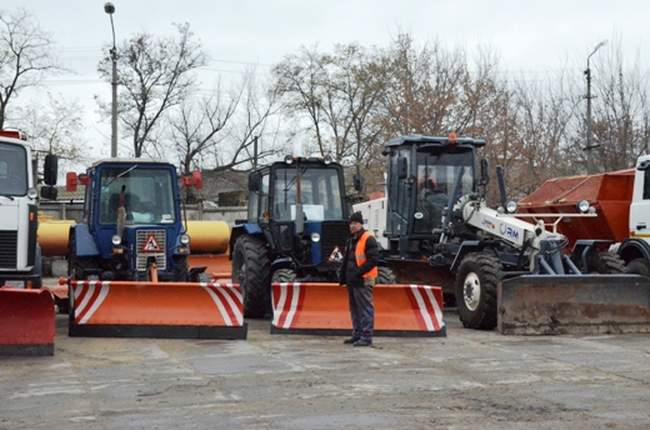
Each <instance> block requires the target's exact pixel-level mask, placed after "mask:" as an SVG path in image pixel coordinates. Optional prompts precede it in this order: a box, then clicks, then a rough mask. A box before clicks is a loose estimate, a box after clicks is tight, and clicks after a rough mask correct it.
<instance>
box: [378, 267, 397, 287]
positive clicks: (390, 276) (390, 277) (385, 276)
mask: <svg viewBox="0 0 650 430" xmlns="http://www.w3.org/2000/svg"><path fill="white" fill-rule="evenodd" d="M377 272H378V274H377V284H382V285H390V284H396V283H397V277H396V276H395V272H393V269H391V268H390V267H386V266H379V267H377Z"/></svg>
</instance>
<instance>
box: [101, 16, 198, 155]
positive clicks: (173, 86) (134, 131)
mask: <svg viewBox="0 0 650 430" xmlns="http://www.w3.org/2000/svg"><path fill="white" fill-rule="evenodd" d="M175 26H176V28H177V30H178V35H177V37H165V38H161V37H157V36H154V35H152V34H149V33H142V34H138V35H136V36H134V37H132V38H131V39H129V40H127V41H125V42H124V43H122V44H121V47H120V48H119V49H118V53H119V54H120V55H119V58H118V85H119V87H120V95H119V103H118V110H119V115H120V122H121V123H122V124H123V125H124V126H125V127H126V130H127V133H126V134H127V135H128V136H130V138H131V141H132V149H133V154H134V155H135V156H136V157H140V156H142V155H143V154H144V153H147V151H148V150H150V146H152V145H155V144H156V141H155V140H154V139H153V138H152V137H153V136H156V127H157V126H158V125H159V123H160V120H161V118H163V116H164V114H165V113H166V112H167V111H168V110H169V109H170V108H172V107H174V106H177V105H178V104H180V103H181V102H182V101H183V100H184V99H185V98H186V96H187V94H188V92H189V90H190V88H191V87H192V85H193V84H194V76H193V74H192V72H193V71H194V70H195V69H196V68H197V67H201V66H203V65H204V64H205V62H206V56H205V54H204V52H203V51H202V49H201V44H200V43H199V42H198V41H196V40H195V39H194V34H193V33H192V32H191V31H190V26H189V24H187V23H186V24H175ZM98 71H99V73H100V75H101V76H102V78H104V79H105V80H107V81H110V79H111V61H110V58H109V57H108V56H107V57H105V58H104V59H102V60H101V62H100V63H99V66H98ZM100 106H101V107H102V108H103V110H105V111H106V112H110V109H109V108H108V106H107V105H106V104H105V103H100Z"/></svg>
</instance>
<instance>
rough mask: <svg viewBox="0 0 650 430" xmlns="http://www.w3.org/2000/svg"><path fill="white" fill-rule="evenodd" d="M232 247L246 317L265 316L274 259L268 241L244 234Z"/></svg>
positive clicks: (233, 270)
mask: <svg viewBox="0 0 650 430" xmlns="http://www.w3.org/2000/svg"><path fill="white" fill-rule="evenodd" d="M233 248H234V249H233V256H232V277H233V280H234V281H235V282H239V285H240V287H241V290H242V294H243V296H244V316H246V317H249V318H264V316H265V315H266V312H267V311H268V310H270V309H271V291H270V290H271V262H270V259H269V254H268V251H267V248H266V244H265V243H264V242H263V241H262V240H260V239H257V238H254V237H251V236H246V235H242V236H240V237H238V238H237V241H236V242H235V246H234V247H233Z"/></svg>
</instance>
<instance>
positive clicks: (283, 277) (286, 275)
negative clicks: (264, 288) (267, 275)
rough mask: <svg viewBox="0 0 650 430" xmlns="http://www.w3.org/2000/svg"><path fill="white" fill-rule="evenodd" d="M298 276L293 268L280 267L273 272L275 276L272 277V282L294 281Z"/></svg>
mask: <svg viewBox="0 0 650 430" xmlns="http://www.w3.org/2000/svg"><path fill="white" fill-rule="evenodd" d="M296 278H297V275H296V272H295V270H293V269H288V268H284V269H278V270H276V271H275V272H273V276H272V277H271V282H272V283H274V284H275V283H276V282H277V283H282V282H294V281H295V280H296Z"/></svg>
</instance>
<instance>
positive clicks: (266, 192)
mask: <svg viewBox="0 0 650 430" xmlns="http://www.w3.org/2000/svg"><path fill="white" fill-rule="evenodd" d="M248 190H249V200H248V218H247V219H246V220H243V221H238V222H237V223H236V225H235V227H234V228H233V230H232V233H231V237H230V249H231V258H232V277H233V281H234V282H238V283H239V284H240V286H241V288H242V291H243V294H244V313H245V315H246V316H248V317H252V318H262V317H264V316H265V315H266V314H267V312H268V311H269V310H270V304H271V302H270V296H271V295H270V291H271V283H272V282H293V281H300V282H310V281H311V282H335V281H337V279H338V271H339V268H340V260H341V257H342V253H343V251H344V247H345V242H346V240H347V237H348V234H349V233H348V221H347V219H348V212H349V209H348V203H347V199H346V194H345V181H344V176H343V167H342V166H341V165H339V164H337V163H334V162H331V161H329V160H327V159H322V158H296V157H292V156H288V157H286V158H285V159H284V161H279V162H275V163H272V164H271V165H268V166H264V167H261V168H259V169H256V170H254V171H253V172H251V173H250V175H249V177H248ZM378 282H379V283H394V276H393V275H392V272H391V271H390V269H388V268H385V267H382V268H380V279H379V280H378Z"/></svg>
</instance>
